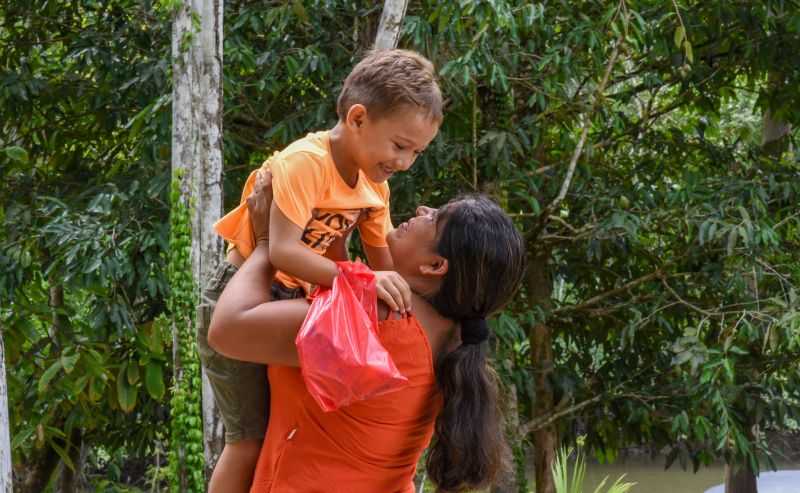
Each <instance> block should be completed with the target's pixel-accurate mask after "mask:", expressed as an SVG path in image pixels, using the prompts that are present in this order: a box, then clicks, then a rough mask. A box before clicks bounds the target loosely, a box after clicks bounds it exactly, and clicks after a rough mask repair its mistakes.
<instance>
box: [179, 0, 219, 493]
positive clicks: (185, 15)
mask: <svg viewBox="0 0 800 493" xmlns="http://www.w3.org/2000/svg"><path fill="white" fill-rule="evenodd" d="M222 12H223V5H222V1H220V0H216V1H212V2H206V1H192V0H184V1H182V2H180V4H179V5H178V6H176V7H175V10H174V13H173V24H172V59H173V61H172V173H173V180H175V181H177V182H178V184H179V186H178V189H179V192H180V193H179V194H177V195H178V196H177V197H176V196H175V195H174V194H173V196H172V205H173V211H172V212H173V217H172V232H171V236H172V238H173V240H174V245H175V249H176V250H179V251H180V252H181V254H180V255H174V256H172V253H173V252H172V251H171V252H170V254H171V263H172V264H173V267H174V271H173V272H174V273H175V276H176V277H177V278H180V280H179V279H175V281H174V282H173V283H172V285H173V286H176V285H177V284H178V283H182V282H183V283H185V284H186V286H185V288H186V292H184V293H180V294H179V293H176V295H177V296H180V295H181V294H183V295H184V296H185V298H184V297H182V299H180V300H178V299H175V303H174V304H173V308H174V310H173V313H172V316H173V331H174V333H173V341H174V345H173V354H174V355H175V356H174V366H173V368H174V375H175V385H176V392H175V395H174V396H173V400H172V402H173V425H172V429H173V441H172V448H173V453H174V454H173V455H172V464H171V465H172V467H173V470H175V471H176V472H178V473H179V476H180V484H181V491H197V490H204V489H205V486H206V484H207V478H210V477H211V471H213V468H214V465H215V464H216V462H217V459H218V458H219V455H220V454H221V453H222V447H223V441H222V423H221V421H220V420H219V412H218V411H217V409H216V404H215V402H214V396H213V394H212V392H211V386H210V383H209V381H208V378H207V376H206V375H205V373H202V375H201V372H202V370H201V368H200V365H199V360H198V358H199V356H198V353H197V350H196V346H195V323H197V321H196V320H195V311H194V307H195V306H196V305H197V301H198V299H199V295H200V291H199V290H200V289H201V288H202V287H203V286H205V285H206V284H207V283H208V281H209V279H210V278H211V276H212V275H213V274H214V272H215V271H216V269H217V267H218V265H219V263H220V260H221V257H222V253H223V252H222V241H221V239H220V238H219V236H218V235H217V234H216V232H215V231H214V229H213V224H214V223H215V222H216V221H217V219H219V218H220V217H221V216H222ZM176 202H180V204H177V203H176ZM187 228H188V230H187ZM186 237H188V238H186ZM184 240H188V241H189V243H190V248H189V249H188V251H187V249H186V248H185V246H187V245H184ZM186 253H188V258H186V257H187V256H186V255H185V254H186ZM177 264H181V265H182V268H178V265H177ZM186 268H189V272H191V273H192V275H191V276H190V277H189V278H187V279H183V278H184V277H187V276H186V274H187V272H186ZM182 291H183V290H182ZM201 378H202V385H197V384H196V381H198V382H199V381H200V379H201ZM201 403H202V404H201ZM194 419H198V420H202V422H203V427H202V430H203V437H204V438H205V440H200V439H199V438H200V437H198V436H197V433H196V431H197V426H195V425H194V424H193V420H194ZM197 442H201V443H204V447H203V448H204V450H205V454H204V460H202V461H199V462H201V463H199V464H198V463H196V461H195V460H187V457H188V456H190V455H195V454H196V451H195V450H194V448H195V447H196V445H197ZM203 464H205V468H204V469H205V471H204V472H205V474H204V478H203V479H202V481H200V480H197V479H191V478H190V476H193V475H194V474H195V473H196V472H197V471H198V470H203V467H202V466H203Z"/></svg>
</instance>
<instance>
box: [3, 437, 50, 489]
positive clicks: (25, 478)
mask: <svg viewBox="0 0 800 493" xmlns="http://www.w3.org/2000/svg"><path fill="white" fill-rule="evenodd" d="M56 466H58V454H57V453H56V451H55V450H53V448H52V447H51V446H50V445H48V444H45V445H44V446H43V447H41V448H34V449H33V450H31V455H29V456H28V457H25V465H24V467H22V468H21V469H20V470H19V471H18V474H17V477H16V481H15V483H14V491H16V492H17V493H41V492H42V491H44V490H45V489H46V488H47V485H48V484H49V483H50V478H51V477H52V476H53V471H54V470H55V468H56ZM9 491H10V490H9Z"/></svg>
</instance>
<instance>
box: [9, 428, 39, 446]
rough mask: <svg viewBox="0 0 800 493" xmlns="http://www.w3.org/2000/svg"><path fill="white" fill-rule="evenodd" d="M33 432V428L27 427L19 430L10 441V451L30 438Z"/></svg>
mask: <svg viewBox="0 0 800 493" xmlns="http://www.w3.org/2000/svg"><path fill="white" fill-rule="evenodd" d="M34 431H36V427H35V426H29V427H27V428H24V429H22V430H20V432H19V433H17V434H16V435H14V438H13V439H12V440H11V450H14V449H16V448H17V447H19V446H20V445H21V444H22V442H24V441H25V440H27V439H28V438H30V436H31V435H33V432H34Z"/></svg>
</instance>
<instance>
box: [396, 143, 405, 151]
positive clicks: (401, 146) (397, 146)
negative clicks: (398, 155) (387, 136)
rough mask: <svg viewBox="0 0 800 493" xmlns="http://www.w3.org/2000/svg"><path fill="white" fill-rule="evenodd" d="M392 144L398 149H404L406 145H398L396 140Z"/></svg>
mask: <svg viewBox="0 0 800 493" xmlns="http://www.w3.org/2000/svg"><path fill="white" fill-rule="evenodd" d="M394 146H395V147H396V148H397V150H398V151H402V150H405V148H406V146H403V145H400V144H398V143H397V142H395V143H394Z"/></svg>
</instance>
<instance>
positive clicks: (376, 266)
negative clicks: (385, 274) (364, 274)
mask: <svg viewBox="0 0 800 493" xmlns="http://www.w3.org/2000/svg"><path fill="white" fill-rule="evenodd" d="M361 243H362V245H364V253H366V254H367V261H368V262H369V267H370V268H371V269H372V270H394V264H393V263H392V256H391V255H389V247H376V246H372V245H370V244H368V243H365V242H363V241H362V242H361Z"/></svg>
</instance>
